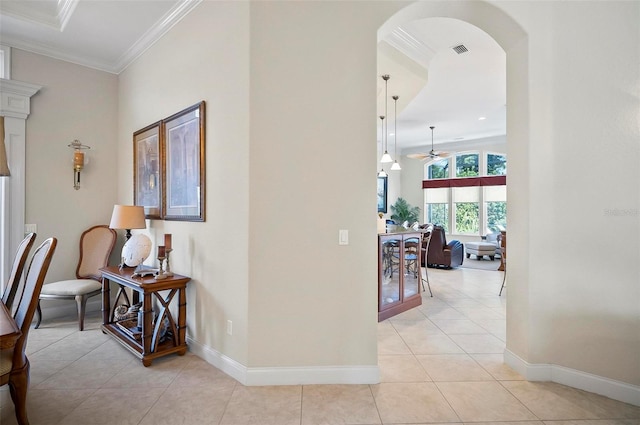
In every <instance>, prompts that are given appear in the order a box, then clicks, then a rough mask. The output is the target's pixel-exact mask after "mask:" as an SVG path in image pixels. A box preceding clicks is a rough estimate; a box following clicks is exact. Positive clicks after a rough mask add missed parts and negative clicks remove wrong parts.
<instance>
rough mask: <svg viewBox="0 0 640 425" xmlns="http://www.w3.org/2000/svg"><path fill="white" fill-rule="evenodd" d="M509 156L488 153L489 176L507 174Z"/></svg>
mask: <svg viewBox="0 0 640 425" xmlns="http://www.w3.org/2000/svg"><path fill="white" fill-rule="evenodd" d="M506 175H507V157H506V156H505V155H501V154H495V153H488V154H487V176H506Z"/></svg>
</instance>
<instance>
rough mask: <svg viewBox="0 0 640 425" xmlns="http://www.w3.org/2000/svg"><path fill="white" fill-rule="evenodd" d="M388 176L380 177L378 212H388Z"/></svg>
mask: <svg viewBox="0 0 640 425" xmlns="http://www.w3.org/2000/svg"><path fill="white" fill-rule="evenodd" d="M387 179H388V177H378V212H381V213H384V214H386V213H387V184H388V180H387Z"/></svg>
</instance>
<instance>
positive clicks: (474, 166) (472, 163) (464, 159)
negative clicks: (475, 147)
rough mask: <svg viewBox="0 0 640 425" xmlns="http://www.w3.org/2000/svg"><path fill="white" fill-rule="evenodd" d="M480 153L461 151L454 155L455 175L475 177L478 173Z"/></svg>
mask: <svg viewBox="0 0 640 425" xmlns="http://www.w3.org/2000/svg"><path fill="white" fill-rule="evenodd" d="M479 158H480V155H478V154H477V153H463V154H458V155H456V177H475V176H479V175H480V165H479Z"/></svg>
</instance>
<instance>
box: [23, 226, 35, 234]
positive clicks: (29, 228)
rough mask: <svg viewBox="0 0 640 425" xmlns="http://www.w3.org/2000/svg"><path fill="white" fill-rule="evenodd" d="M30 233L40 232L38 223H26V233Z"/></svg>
mask: <svg viewBox="0 0 640 425" xmlns="http://www.w3.org/2000/svg"><path fill="white" fill-rule="evenodd" d="M29 233H38V225H37V224H25V225H24V234H25V235H27V234H29Z"/></svg>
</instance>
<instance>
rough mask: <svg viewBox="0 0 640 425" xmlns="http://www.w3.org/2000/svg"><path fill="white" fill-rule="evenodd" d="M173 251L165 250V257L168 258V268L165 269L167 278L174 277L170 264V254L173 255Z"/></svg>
mask: <svg viewBox="0 0 640 425" xmlns="http://www.w3.org/2000/svg"><path fill="white" fill-rule="evenodd" d="M171 251H173V249H171V248H168V249H166V250H165V255H166V256H167V267H166V269H165V272H164V274H165V276H167V277H171V276H173V272H172V271H171V265H170V264H169V254H171Z"/></svg>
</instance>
